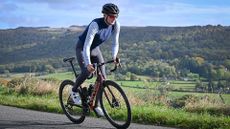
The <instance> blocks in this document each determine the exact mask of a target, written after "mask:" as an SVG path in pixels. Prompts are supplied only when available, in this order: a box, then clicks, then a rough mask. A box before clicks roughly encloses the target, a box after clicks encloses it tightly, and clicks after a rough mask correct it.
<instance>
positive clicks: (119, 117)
mask: <svg viewBox="0 0 230 129" xmlns="http://www.w3.org/2000/svg"><path fill="white" fill-rule="evenodd" d="M74 59H75V58H74V57H71V58H64V59H63V61H64V62H69V63H70V65H71V67H72V70H73V72H74V75H75V77H76V78H77V76H78V75H77V73H76V70H75V68H74V65H73V60H74ZM113 62H114V60H110V61H107V62H103V63H94V64H93V65H94V68H95V72H94V74H92V75H91V77H89V78H92V77H93V75H95V76H96V81H95V83H94V84H93V85H92V84H90V86H89V87H88V88H86V87H82V86H79V88H78V91H77V92H79V94H80V97H81V104H80V105H77V104H74V103H73V100H72V99H71V97H70V91H71V90H72V87H73V86H74V82H73V81H71V80H64V81H63V82H62V83H61V85H60V88H59V100H60V104H61V107H62V110H63V112H64V113H65V115H66V116H67V117H68V118H69V119H70V120H71V121H72V122H74V123H76V124H80V123H82V122H83V121H84V120H85V117H86V116H87V115H88V114H90V111H94V112H95V110H94V108H95V107H97V106H98V104H100V106H101V108H102V111H103V113H104V116H105V118H106V119H107V120H108V121H109V122H110V123H111V124H112V125H113V126H114V127H116V128H119V129H125V128H128V127H129V125H130V123H131V107H130V104H129V101H128V98H127V96H126V94H125V92H124V91H123V90H122V88H121V87H120V86H119V85H118V84H117V83H116V82H114V81H111V80H106V79H105V77H104V76H103V74H102V71H101V66H102V65H105V64H108V63H113ZM117 62H119V60H118V59H117ZM118 64H120V62H119V63H118ZM117 66H118V65H115V67H114V69H112V70H111V72H114V71H115V70H116V69H117ZM99 102H100V103H99ZM95 113H96V112H95ZM96 115H97V113H96Z"/></svg>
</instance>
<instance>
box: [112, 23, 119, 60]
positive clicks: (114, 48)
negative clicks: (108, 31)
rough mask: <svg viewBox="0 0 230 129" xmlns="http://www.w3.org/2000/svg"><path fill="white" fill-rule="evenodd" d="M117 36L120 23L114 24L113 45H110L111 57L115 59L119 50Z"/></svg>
mask: <svg viewBox="0 0 230 129" xmlns="http://www.w3.org/2000/svg"><path fill="white" fill-rule="evenodd" d="M119 35H120V23H119V22H118V21H116V22H115V28H114V33H113V41H112V42H113V43H112V57H113V59H116V57H117V53H118V49H119Z"/></svg>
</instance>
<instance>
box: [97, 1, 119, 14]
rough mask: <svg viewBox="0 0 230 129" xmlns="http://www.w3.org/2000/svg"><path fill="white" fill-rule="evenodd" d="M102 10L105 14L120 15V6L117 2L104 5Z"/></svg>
mask: <svg viewBox="0 0 230 129" xmlns="http://www.w3.org/2000/svg"><path fill="white" fill-rule="evenodd" d="M101 12H102V13H104V14H117V15H118V14H119V8H118V7H117V6H116V5H115V4H112V3H108V4H105V5H104V6H103V7H102V11H101Z"/></svg>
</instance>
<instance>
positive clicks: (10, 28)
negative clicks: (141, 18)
mask: <svg viewBox="0 0 230 129" xmlns="http://www.w3.org/2000/svg"><path fill="white" fill-rule="evenodd" d="M72 26H74V27H86V26H87V25H70V26H67V27H50V26H18V27H15V28H0V30H8V29H9V30H10V29H19V28H51V29H62V28H63V29H65V28H71V27H72ZM205 26H222V27H230V25H227V26H224V25H221V24H218V25H211V24H207V25H191V26H122V25H121V27H140V28H141V27H143V28H144V27H165V28H180V27H185V28H186V27H205Z"/></svg>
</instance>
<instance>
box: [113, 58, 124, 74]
mask: <svg viewBox="0 0 230 129" xmlns="http://www.w3.org/2000/svg"><path fill="white" fill-rule="evenodd" d="M116 62H117V63H118V64H115V67H114V69H112V70H110V72H114V71H116V70H117V66H119V67H120V68H121V62H120V59H119V58H116Z"/></svg>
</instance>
